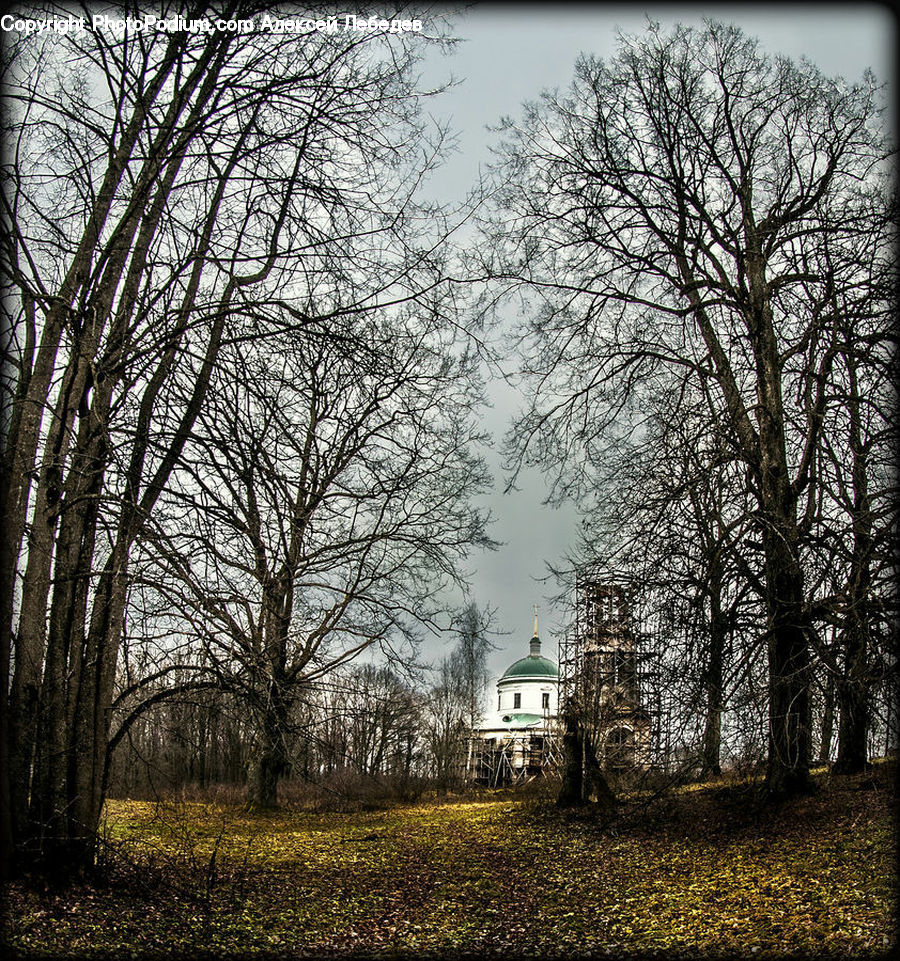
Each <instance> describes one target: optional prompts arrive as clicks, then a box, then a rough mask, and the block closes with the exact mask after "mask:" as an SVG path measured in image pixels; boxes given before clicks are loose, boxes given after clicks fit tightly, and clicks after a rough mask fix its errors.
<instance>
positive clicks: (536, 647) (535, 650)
mask: <svg viewBox="0 0 900 961" xmlns="http://www.w3.org/2000/svg"><path fill="white" fill-rule="evenodd" d="M528 656H529V657H540V656H541V639H540V638H539V637H538V629H537V605H535V608H534V634H533V635H532V637H531V650H530V651H529V653H528Z"/></svg>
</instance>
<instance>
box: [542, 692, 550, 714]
mask: <svg viewBox="0 0 900 961" xmlns="http://www.w3.org/2000/svg"><path fill="white" fill-rule="evenodd" d="M541 708H542V709H543V710H545V711H549V710H550V695H549V693H547V692H546V691H545V692H544V693H543V694H542V695H541Z"/></svg>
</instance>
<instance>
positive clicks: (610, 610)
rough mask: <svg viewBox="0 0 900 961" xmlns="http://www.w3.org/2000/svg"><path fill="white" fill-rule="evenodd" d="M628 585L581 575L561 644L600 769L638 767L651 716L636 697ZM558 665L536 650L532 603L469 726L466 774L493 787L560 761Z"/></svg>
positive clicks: (573, 698) (644, 760) (570, 687)
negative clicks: (489, 698) (512, 652)
mask: <svg viewBox="0 0 900 961" xmlns="http://www.w3.org/2000/svg"><path fill="white" fill-rule="evenodd" d="M631 621H632V617H631V610H630V603H629V600H628V592H627V590H626V588H625V587H624V586H623V585H621V584H616V583H610V582H606V581H600V580H595V579H591V580H587V579H585V580H583V581H582V582H581V583H580V585H579V588H578V601H577V622H576V623H577V629H576V631H575V633H574V636H573V639H572V640H571V641H568V642H566V643H565V644H563V645H562V647H561V658H562V663H563V664H564V667H565V679H564V680H565V683H564V685H563V686H564V689H565V691H567V692H568V693H567V694H566V697H568V698H569V703H570V705H573V706H574V708H575V710H576V712H577V713H578V715H579V716H580V717H581V721H582V723H584V724H586V725H588V726H589V728H590V730H591V732H592V737H593V738H594V744H595V745H596V750H597V754H598V760H599V761H600V763H601V764H603V766H604V768H605V769H606V770H607V771H610V772H611V771H619V772H624V771H627V770H629V769H634V768H635V767H637V768H646V767H647V766H648V765H649V763H650V757H651V755H650V739H651V719H650V715H649V714H648V712H647V711H646V709H645V708H644V706H643V705H642V697H641V691H640V684H639V681H638V671H637V650H636V642H635V633H634V630H633V626H632V623H631ZM560 681H561V678H560V671H559V666H558V665H557V664H556V663H555V662H554V661H551V660H550V659H549V658H547V657H544V656H543V655H542V654H541V639H540V637H539V636H538V627H537V608H536V607H535V612H534V634H533V635H532V638H531V641H530V644H529V651H528V654H527V655H526V656H525V657H521V658H519V659H518V660H517V661H514V662H513V663H512V664H510V666H509V667H508V668H507V669H506V671H505V672H504V673H503V675H502V677H501V678H500V680H499V681H498V682H497V701H496V704H497V709H496V711H493V712H492V713H491V714H490V715H488V717H487V719H486V721H485V723H484V725H483V726H482V727H480V728H478V729H476V730H474V731H472V732H471V735H470V737H469V742H468V751H467V755H466V771H465V774H466V779H467V780H469V781H475V782H476V783H480V784H486V785H489V786H491V787H497V786H500V785H505V784H516V783H520V782H523V781H527V780H530V779H531V778H533V777H539V776H541V775H542V774H545V773H547V772H548V771H550V770H558V769H559V767H560V765H561V762H562V733H563V731H562V727H563V725H562V723H561V720H560Z"/></svg>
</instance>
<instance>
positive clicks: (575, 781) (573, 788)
mask: <svg viewBox="0 0 900 961" xmlns="http://www.w3.org/2000/svg"><path fill="white" fill-rule="evenodd" d="M562 742H563V772H562V784H561V785H560V789H559V795H558V796H557V798H556V804H557V806H558V807H574V806H576V805H578V804H581V803H583V783H584V779H583V770H582V755H583V745H582V732H581V727H580V725H579V724H578V721H577V719H576V718H575V717H574V715H572V714H571V713H567V714H566V718H565V730H564V731H563V739H562Z"/></svg>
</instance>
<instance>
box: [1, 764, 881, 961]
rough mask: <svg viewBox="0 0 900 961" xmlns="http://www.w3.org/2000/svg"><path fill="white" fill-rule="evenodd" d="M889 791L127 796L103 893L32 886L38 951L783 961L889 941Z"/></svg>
mask: <svg viewBox="0 0 900 961" xmlns="http://www.w3.org/2000/svg"><path fill="white" fill-rule="evenodd" d="M895 801H896V796H895V794H894V790H893V778H891V777H889V776H888V771H887V769H886V768H885V767H884V766H880V767H877V768H876V771H875V773H874V774H873V775H872V776H868V775H867V776H863V777H858V778H835V779H830V778H827V777H826V776H822V777H821V778H820V790H819V791H818V793H817V794H816V795H814V796H812V797H810V798H804V799H801V800H798V801H794V802H791V803H789V804H784V805H781V806H779V807H767V806H764V805H762V804H761V803H760V802H759V798H758V795H755V794H754V793H752V792H750V791H748V790H746V789H741V788H731V789H719V790H708V789H707V790H694V791H685V792H683V793H681V794H679V795H677V796H675V797H672V798H669V799H667V800H666V801H664V802H661V803H656V804H655V805H654V806H652V807H651V808H649V809H648V808H643V807H641V806H639V805H637V804H636V803H632V804H626V805H625V806H624V807H623V812H622V816H621V817H620V818H618V819H617V820H616V821H615V822H614V823H612V824H608V825H605V826H604V825H600V824H598V823H597V822H596V821H595V820H594V819H593V818H592V817H591V816H589V815H587V814H584V813H580V814H577V815H574V814H568V815H567V814H564V813H561V812H558V811H557V810H556V809H555V808H554V807H553V806H552V804H551V803H549V802H546V801H545V802H538V801H535V800H526V799H522V798H515V797H509V796H495V797H489V798H488V799H484V800H479V801H477V802H462V801H456V802H447V803H438V802H430V803H422V804H417V805H414V806H403V807H395V808H393V809H390V810H378V811H363V812H357V813H312V812H308V811H307V812H304V811H290V810H280V811H278V812H277V813H274V814H253V813H247V812H246V811H242V810H241V809H240V808H237V807H223V806H211V805H202V804H196V803H193V804H174V803H168V804H153V803H147V802H136V801H113V802H110V803H109V805H108V812H107V817H106V828H105V830H106V833H107V838H108V843H107V845H106V846H105V850H106V852H107V853H106V856H105V864H104V874H103V878H104V880H103V881H102V882H96V883H94V884H93V885H90V886H89V885H80V886H77V887H75V888H72V889H69V890H66V891H65V892H59V891H56V892H54V891H51V890H46V889H41V888H37V887H36V886H34V885H27V884H17V885H15V886H14V887H13V888H11V889H10V891H9V892H8V901H7V904H6V908H7V915H8V916H7V925H6V927H7V929H6V932H5V934H6V941H7V944H8V945H9V946H10V947H12V949H13V950H14V952H15V953H16V954H17V955H18V956H25V957H30V956H35V957H73V956H78V957H82V956H83V957H94V958H99V957H116V958H129V957H147V956H174V957H191V958H202V957H226V956H236V957H237V956H239V957H252V956H254V955H259V956H262V955H269V956H280V957H308V956H314V957H347V956H371V955H377V956H385V957H402V956H414V957H423V956H424V957H427V956H430V955H433V956H437V957H461V956H467V955H471V956H476V957H482V956H504V957H515V958H518V957H529V956H532V957H535V956H536V957H542V958H544V957H588V956H589V957H593V956H606V955H607V954H612V955H632V954H640V955H646V954H654V953H657V954H659V955H661V956H664V957H720V956H734V955H737V956H740V957H767V956H768V957H772V956H777V957H782V956H785V955H793V956H797V955H800V956H816V957H818V956H821V955H830V956H834V957H845V956H852V955H857V956H872V955H876V956H877V955H886V954H888V953H889V951H890V950H891V949H892V948H893V947H895V929H896V917H895V907H896V905H895V897H896V890H897V889H896V883H895V867H896V845H895V837H894V823H893V816H892V812H893V805H894V802H895Z"/></svg>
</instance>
